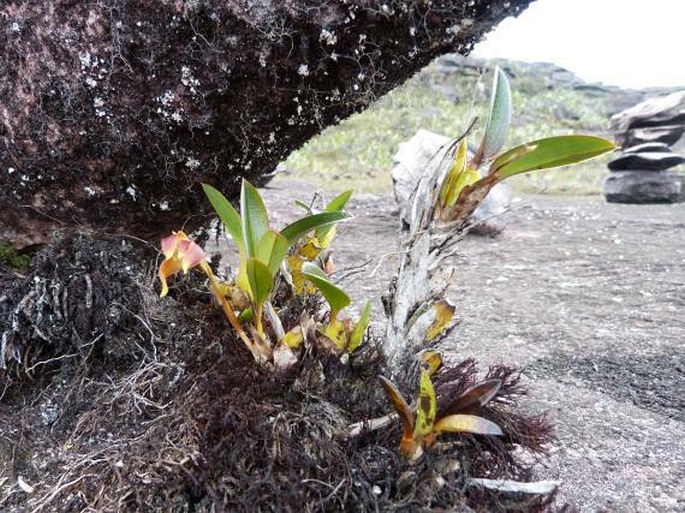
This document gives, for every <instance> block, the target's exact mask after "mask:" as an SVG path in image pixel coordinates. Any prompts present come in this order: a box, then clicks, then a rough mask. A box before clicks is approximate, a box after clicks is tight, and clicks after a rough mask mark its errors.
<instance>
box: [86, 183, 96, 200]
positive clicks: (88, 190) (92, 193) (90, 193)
mask: <svg viewBox="0 0 685 513" xmlns="http://www.w3.org/2000/svg"><path fill="white" fill-rule="evenodd" d="M83 190H84V191H86V193H87V194H88V197H89V198H92V197H93V196H97V191H96V190H95V189H93V188H92V187H90V186H88V185H86V186H85V187H84V188H83Z"/></svg>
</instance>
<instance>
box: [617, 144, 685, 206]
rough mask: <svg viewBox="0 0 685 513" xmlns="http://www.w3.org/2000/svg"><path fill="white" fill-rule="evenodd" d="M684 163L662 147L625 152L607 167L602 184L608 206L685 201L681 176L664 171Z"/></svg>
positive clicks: (684, 182) (684, 176)
mask: <svg viewBox="0 0 685 513" xmlns="http://www.w3.org/2000/svg"><path fill="white" fill-rule="evenodd" d="M683 163H685V157H683V156H682V155H679V154H677V153H675V152H673V151H671V149H670V148H669V147H668V146H667V145H666V144H663V143H644V144H639V145H637V146H632V147H630V148H627V149H626V150H625V151H623V153H622V154H620V155H619V156H618V157H616V158H614V159H613V160H612V161H611V162H609V164H607V167H608V168H609V169H610V170H611V171H612V173H611V174H610V176H609V177H608V178H607V179H606V180H605V182H604V196H605V197H606V200H607V201H608V202H610V203H679V202H683V201H685V174H684V173H679V172H674V171H667V170H668V169H670V168H672V167H675V166H678V165H680V164H683Z"/></svg>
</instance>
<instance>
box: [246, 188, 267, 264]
mask: <svg viewBox="0 0 685 513" xmlns="http://www.w3.org/2000/svg"><path fill="white" fill-rule="evenodd" d="M240 221H241V226H242V228H243V241H244V245H245V255H246V256H247V258H251V257H253V256H255V254H256V251H257V244H259V241H260V240H261V239H262V237H263V236H264V234H265V233H266V232H267V231H268V230H269V217H268V215H267V212H266V206H264V201H263V200H262V197H261V196H260V195H259V191H257V189H256V188H255V187H254V185H252V184H251V183H250V182H248V181H247V180H245V179H243V185H242V187H241V189H240Z"/></svg>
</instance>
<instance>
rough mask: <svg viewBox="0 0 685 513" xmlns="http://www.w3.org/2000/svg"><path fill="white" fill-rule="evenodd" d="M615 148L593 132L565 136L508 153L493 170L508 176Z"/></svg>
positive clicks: (560, 164) (564, 162) (545, 140)
mask: <svg viewBox="0 0 685 513" xmlns="http://www.w3.org/2000/svg"><path fill="white" fill-rule="evenodd" d="M613 149H614V144H613V143H612V142H611V141H608V140H606V139H603V138H601V137H595V136H592V135H561V136H557V137H547V138H545V139H538V140H537V141H531V142H529V143H526V144H522V145H521V146H517V147H515V148H512V149H511V150H508V151H506V152H504V153H503V154H502V155H500V156H499V157H497V159H495V161H494V162H493V163H492V166H490V172H491V174H492V173H497V174H498V175H499V176H500V177H502V178H503V179H504V178H508V177H510V176H514V175H517V174H519V173H526V172H528V171H535V170H537V169H549V168H553V167H558V166H565V165H568V164H575V163H577V162H582V161H583V160H587V159H591V158H593V157H596V156H598V155H601V154H603V153H606V152H608V151H611V150H613Z"/></svg>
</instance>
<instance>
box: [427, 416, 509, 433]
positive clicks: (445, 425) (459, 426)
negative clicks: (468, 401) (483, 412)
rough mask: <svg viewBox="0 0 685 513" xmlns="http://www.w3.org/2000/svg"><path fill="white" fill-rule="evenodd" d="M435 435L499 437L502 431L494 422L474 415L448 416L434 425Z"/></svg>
mask: <svg viewBox="0 0 685 513" xmlns="http://www.w3.org/2000/svg"><path fill="white" fill-rule="evenodd" d="M433 432H435V433H445V432H448V433H474V434H477V435H501V434H502V430H501V429H500V427H499V426H498V425H497V424H495V423H494V422H492V421H490V420H487V419H484V418H483V417H478V416H476V415H448V416H447V417H443V418H441V419H440V420H438V421H437V422H436V423H435V426H434V427H433Z"/></svg>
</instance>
